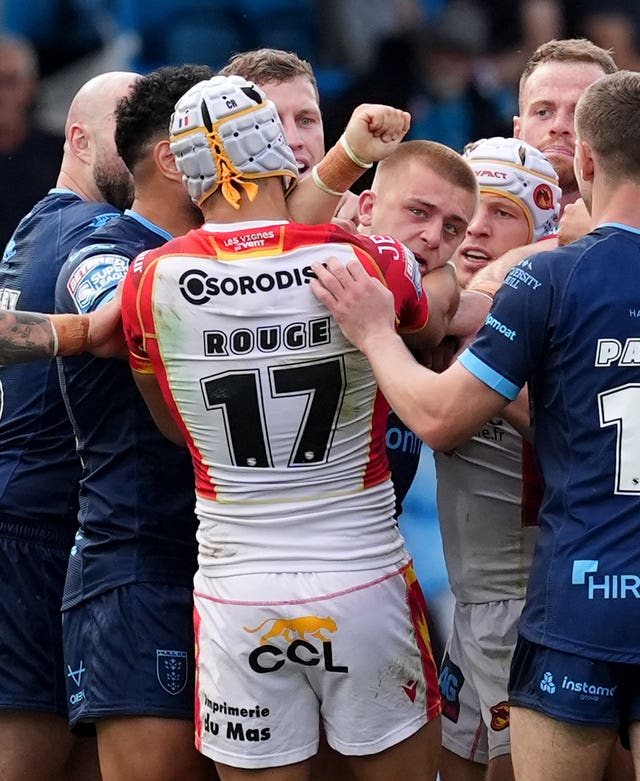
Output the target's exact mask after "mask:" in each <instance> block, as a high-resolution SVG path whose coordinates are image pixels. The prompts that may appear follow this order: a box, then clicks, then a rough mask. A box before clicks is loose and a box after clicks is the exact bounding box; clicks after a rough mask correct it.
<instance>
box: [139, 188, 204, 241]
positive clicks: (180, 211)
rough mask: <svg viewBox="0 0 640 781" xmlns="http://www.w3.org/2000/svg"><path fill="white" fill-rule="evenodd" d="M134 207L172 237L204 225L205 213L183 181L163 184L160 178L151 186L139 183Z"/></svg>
mask: <svg viewBox="0 0 640 781" xmlns="http://www.w3.org/2000/svg"><path fill="white" fill-rule="evenodd" d="M163 181H164V182H166V181H167V180H166V179H164V180H163ZM131 209H132V210H133V211H134V212H136V214H139V215H140V216H141V217H144V219H145V220H148V221H149V222H151V223H153V224H154V225H157V226H158V227H159V228H162V230H165V231H167V233H170V234H171V235H172V236H182V235H183V234H185V233H188V232H189V231H190V230H193V228H197V227H199V226H200V225H201V224H202V212H201V211H200V209H198V207H197V206H195V205H194V204H193V203H192V202H191V199H190V198H189V197H188V195H187V193H186V191H185V189H184V186H183V185H182V182H175V183H170V184H169V186H163V183H162V182H159V181H156V182H153V183H151V184H150V186H148V187H147V186H139V184H138V182H136V192H135V198H134V201H133V205H132V206H131Z"/></svg>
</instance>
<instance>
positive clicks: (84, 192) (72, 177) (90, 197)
mask: <svg viewBox="0 0 640 781" xmlns="http://www.w3.org/2000/svg"><path fill="white" fill-rule="evenodd" d="M87 170H88V169H87V168H85V167H82V168H78V167H77V166H76V165H73V163H71V162H69V160H65V159H63V160H62V165H61V167H60V173H59V174H58V179H57V180H56V187H62V188H64V189H65V190H71V191H72V192H74V193H76V194H77V195H79V196H80V197H81V198H84V199H85V200H86V201H95V202H96V203H104V202H105V200H104V198H103V197H102V195H101V194H100V192H99V190H98V188H97V187H96V186H95V185H94V186H93V187H92V186H91V183H90V182H89V181H88V180H87Z"/></svg>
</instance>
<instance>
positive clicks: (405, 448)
mask: <svg viewBox="0 0 640 781" xmlns="http://www.w3.org/2000/svg"><path fill="white" fill-rule="evenodd" d="M421 449H422V441H421V440H420V439H419V438H418V437H417V436H416V435H415V434H414V433H413V431H411V429H409V428H407V426H405V424H404V423H403V422H402V421H401V420H400V418H399V417H398V416H397V415H396V413H395V412H394V411H393V410H391V411H390V412H389V417H388V419H387V458H388V459H389V469H390V470H391V480H392V482H393V489H394V491H395V494H396V510H395V515H396V518H399V517H400V516H401V515H402V504H403V502H404V500H405V499H406V496H407V494H408V493H409V489H410V488H411V485H412V483H413V479H414V478H415V476H416V472H417V471H418V465H419V463H420V452H421Z"/></svg>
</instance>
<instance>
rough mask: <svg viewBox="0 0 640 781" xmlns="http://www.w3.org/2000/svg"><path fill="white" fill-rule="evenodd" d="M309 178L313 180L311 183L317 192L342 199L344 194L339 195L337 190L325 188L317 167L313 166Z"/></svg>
mask: <svg viewBox="0 0 640 781" xmlns="http://www.w3.org/2000/svg"><path fill="white" fill-rule="evenodd" d="M311 178H312V179H313V183H314V184H315V186H316V187H317V188H318V189H319V190H322V192H323V193H326V194H327V195H335V196H336V198H342V196H343V195H344V192H342V193H339V192H338V191H337V190H332V189H331V188H330V187H327V185H326V184H325V183H324V182H323V181H322V179H321V178H320V174H319V173H318V166H317V165H314V166H313V168H312V169H311Z"/></svg>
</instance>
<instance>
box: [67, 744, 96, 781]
mask: <svg viewBox="0 0 640 781" xmlns="http://www.w3.org/2000/svg"><path fill="white" fill-rule="evenodd" d="M61 781H102V775H101V773H100V764H99V761H98V742H97V740H96V736H95V735H91V736H80V735H77V736H76V738H75V741H74V744H73V749H72V750H71V756H70V757H69V759H68V761H67V764H66V765H65V766H64V769H63V771H62V773H61Z"/></svg>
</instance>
